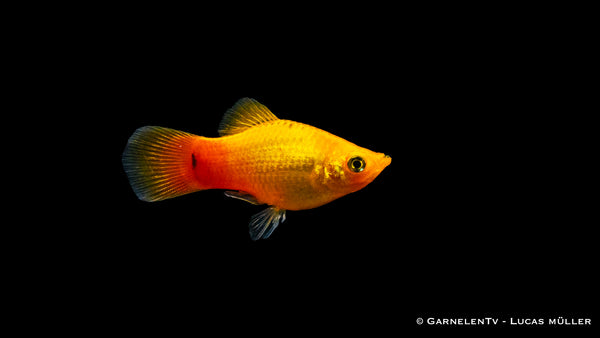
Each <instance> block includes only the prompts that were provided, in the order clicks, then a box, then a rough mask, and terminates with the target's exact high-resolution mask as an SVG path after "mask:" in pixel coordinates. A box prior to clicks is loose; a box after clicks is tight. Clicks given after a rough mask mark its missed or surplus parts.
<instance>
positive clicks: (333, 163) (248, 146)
mask: <svg viewBox="0 0 600 338" xmlns="http://www.w3.org/2000/svg"><path fill="white" fill-rule="evenodd" d="M218 133H219V135H220V137H204V136H197V135H194V134H191V133H188V132H184V131H179V130H175V129H170V128H165V127H159V126H145V127H141V128H138V129H137V130H135V132H134V133H133V134H132V135H131V137H130V138H129V140H128V141H127V145H126V146H125V150H124V151H123V155H122V163H123V169H124V171H125V173H126V175H127V177H128V179H129V183H130V185H131V187H132V189H133V191H134V193H135V194H136V196H137V197H138V198H139V199H140V200H142V201H146V202H155V201H161V200H165V199H169V198H173V197H177V196H181V195H185V194H189V193H193V192H197V191H201V190H208V189H223V190H226V191H225V195H226V196H227V197H231V198H235V199H239V200H242V201H245V202H249V203H252V204H255V205H262V204H266V205H267V206H268V207H267V208H266V209H264V210H263V211H261V212H259V213H257V214H256V215H253V216H252V217H251V218H250V222H249V232H250V238H251V239H252V240H254V241H256V240H258V239H265V238H268V237H269V236H271V234H272V233H273V231H274V230H275V229H276V228H277V227H278V226H279V224H280V223H283V222H284V221H285V220H286V211H288V210H292V211H296V210H306V209H312V208H316V207H319V206H322V205H324V204H327V203H329V202H331V201H333V200H336V199H338V198H340V197H342V196H345V195H347V194H350V193H353V192H356V191H358V190H361V189H362V188H364V187H365V186H367V185H368V184H369V183H371V182H372V181H373V180H374V179H375V178H376V177H377V176H378V175H379V174H380V173H381V172H382V171H383V170H384V169H385V168H386V167H387V166H388V165H390V163H391V162H392V158H391V156H389V155H386V154H383V153H377V152H373V151H371V150H369V149H366V148H362V147H359V146H357V145H355V144H354V143H351V142H349V141H347V140H345V139H343V138H341V137H338V136H336V135H333V134H331V133H329V132H327V131H324V130H321V129H319V128H317V127H314V126H311V125H308V124H304V123H300V122H294V121H290V120H285V119H279V118H278V117H277V116H275V114H273V113H272V112H271V111H270V110H269V109H268V108H267V107H265V106H264V105H262V104H261V103H259V102H258V101H256V100H254V99H251V98H242V99H240V100H238V101H237V102H236V103H235V104H234V105H233V107H232V108H230V109H229V110H227V111H226V113H225V115H224V116H223V118H222V120H221V123H220V124H219V129H218Z"/></svg>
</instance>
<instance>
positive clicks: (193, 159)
mask: <svg viewBox="0 0 600 338" xmlns="http://www.w3.org/2000/svg"><path fill="white" fill-rule="evenodd" d="M192 168H196V156H194V153H192Z"/></svg>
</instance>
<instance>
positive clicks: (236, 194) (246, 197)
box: [225, 191, 264, 205]
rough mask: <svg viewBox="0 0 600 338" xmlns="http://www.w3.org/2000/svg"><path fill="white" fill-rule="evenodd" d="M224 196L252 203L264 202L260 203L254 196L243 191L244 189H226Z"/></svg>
mask: <svg viewBox="0 0 600 338" xmlns="http://www.w3.org/2000/svg"><path fill="white" fill-rule="evenodd" d="M225 196H227V197H231V198H235V199H238V200H242V201H245V202H248V203H251V204H254V205H259V204H264V203H260V202H259V201H258V200H257V199H256V197H254V196H252V195H250V194H249V193H247V192H244V191H226V192H225Z"/></svg>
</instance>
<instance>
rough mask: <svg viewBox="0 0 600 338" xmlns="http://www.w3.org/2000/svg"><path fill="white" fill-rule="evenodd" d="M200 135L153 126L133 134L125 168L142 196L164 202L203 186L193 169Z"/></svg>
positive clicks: (136, 191) (136, 190)
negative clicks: (195, 143) (195, 146)
mask: <svg viewBox="0 0 600 338" xmlns="http://www.w3.org/2000/svg"><path fill="white" fill-rule="evenodd" d="M197 137H198V136H196V135H193V134H188V133H185V132H182V131H178V130H174V129H169V128H163V127H152V126H146V127H142V128H139V129H137V130H136V131H135V132H134V133H133V135H131V137H130V138H129V141H128V142H127V146H126V147H125V151H124V152H123V168H124V169H125V173H127V177H129V183H130V184H131V187H132V188H133V191H134V192H135V194H136V195H137V197H138V198H139V199H141V200H143V201H147V202H154V201H161V200H164V199H167V198H173V197H177V196H180V195H184V194H189V193H191V192H194V191H197V190H201V189H202V187H201V186H200V184H199V183H198V180H197V179H196V177H195V175H194V170H193V164H194V163H193V162H195V158H194V156H193V144H194V140H195V139H196V138H197Z"/></svg>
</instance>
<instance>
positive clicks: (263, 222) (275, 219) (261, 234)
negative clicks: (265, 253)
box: [249, 207, 285, 241]
mask: <svg viewBox="0 0 600 338" xmlns="http://www.w3.org/2000/svg"><path fill="white" fill-rule="evenodd" d="M284 221H285V210H284V209H279V208H277V207H269V208H267V209H265V210H263V211H261V212H259V213H258V214H256V215H253V216H252V217H251V218H250V225H249V226H250V237H251V238H252V240H253V241H256V240H258V239H261V238H268V237H269V236H271V234H272V233H273V231H274V230H275V229H276V228H277V226H278V225H279V223H283V222H284Z"/></svg>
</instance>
